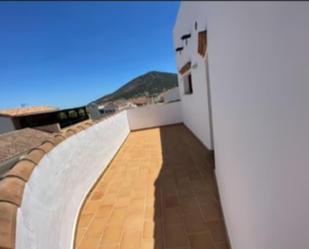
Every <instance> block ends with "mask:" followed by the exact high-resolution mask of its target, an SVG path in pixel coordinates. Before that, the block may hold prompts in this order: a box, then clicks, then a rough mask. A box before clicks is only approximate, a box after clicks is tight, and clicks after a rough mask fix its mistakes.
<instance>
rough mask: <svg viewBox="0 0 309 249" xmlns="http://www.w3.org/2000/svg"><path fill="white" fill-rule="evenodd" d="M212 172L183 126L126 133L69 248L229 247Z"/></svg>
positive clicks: (206, 156) (209, 161) (82, 214)
mask: <svg viewBox="0 0 309 249" xmlns="http://www.w3.org/2000/svg"><path fill="white" fill-rule="evenodd" d="M212 169H213V160H212V155H211V153H210V152H209V151H208V150H207V149H206V148H205V147H204V146H203V145H202V144H201V143H200V142H199V141H198V140H197V139H196V138H195V137H194V136H193V135H192V133H191V132H190V131H189V130H188V129H187V128H186V127H185V126H183V125H172V126H165V127H161V128H153V129H146V130H141V131H135V132H131V133H130V134H129V136H128V138H127V140H126V142H125V143H124V144H123V145H122V147H121V149H120V150H119V152H118V153H117V155H116V157H115V158H114V160H113V161H112V163H111V164H110V165H109V167H108V168H107V170H106V171H105V172H104V173H103V175H102V176H101V178H100V179H99V180H98V182H97V184H96V185H95V187H94V188H93V189H92V191H91V192H90V194H89V195H88V198H87V199H86V201H85V202H84V206H83V208H82V210H81V212H80V216H79V222H78V225H77V235H76V240H75V249H92V248H97V249H103V248H114V249H118V248H119V249H130V248H132V249H138V248H143V249H144V248H145V249H146V248H149V249H153V248H157V249H159V248H162V249H163V248H191V249H219V248H220V249H223V248H227V244H226V237H225V231H224V224H223V219H222V215H221V212H220V206H219V201H218V196H217V189H216V183H215V179H214V176H213V173H212Z"/></svg>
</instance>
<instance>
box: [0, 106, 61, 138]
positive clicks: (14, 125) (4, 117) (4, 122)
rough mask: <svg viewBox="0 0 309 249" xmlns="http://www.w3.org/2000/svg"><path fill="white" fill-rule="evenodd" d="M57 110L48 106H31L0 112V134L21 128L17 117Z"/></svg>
mask: <svg viewBox="0 0 309 249" xmlns="http://www.w3.org/2000/svg"><path fill="white" fill-rule="evenodd" d="M57 110H58V109H57V108H54V107H49V106H32V107H21V108H12V109H5V110H0V134H1V133H4V132H9V131H13V130H16V129H20V128H22V127H21V126H22V125H21V124H20V122H19V118H18V117H22V116H23V117H24V116H27V115H33V114H42V113H48V112H54V111H57Z"/></svg>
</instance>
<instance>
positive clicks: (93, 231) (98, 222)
mask: <svg viewBox="0 0 309 249" xmlns="http://www.w3.org/2000/svg"><path fill="white" fill-rule="evenodd" d="M106 224H107V218H95V219H94V220H93V221H92V222H91V223H90V225H89V227H88V230H87V234H89V235H90V236H92V235H93V236H97V235H102V234H103V231H104V228H105V226H106Z"/></svg>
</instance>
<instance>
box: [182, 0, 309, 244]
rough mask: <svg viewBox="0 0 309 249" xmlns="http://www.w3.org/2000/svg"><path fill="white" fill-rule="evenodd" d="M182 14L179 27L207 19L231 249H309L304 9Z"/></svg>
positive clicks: (194, 9)
mask: <svg viewBox="0 0 309 249" xmlns="http://www.w3.org/2000/svg"><path fill="white" fill-rule="evenodd" d="M180 12H181V13H180V15H179V16H178V21H177V25H178V22H180V21H181V20H180V17H183V16H185V18H184V19H187V21H188V22H189V23H190V24H191V25H192V26H193V25H194V21H195V20H196V19H199V20H201V21H202V20H204V21H205V25H206V18H207V30H208V50H209V57H208V58H209V70H210V83H211V94H212V110H213V125H214V146H215V156H216V175H217V180H218V185H219V192H220V195H221V201H222V206H223V211H224V216H225V220H226V224H227V228H228V232H229V235H230V239H231V244H232V248H233V249H248V248H250V249H291V248H297V249H308V248H309V239H308V234H309V218H308V210H309V181H308V175H309V167H308V162H309V153H308V148H309V132H308V127H309V112H308V106H309V70H308V68H309V49H308V44H309V30H308V27H309V3H308V2H296V3H295V2H250V3H249V2H231V3H226V2H225V3H210V2H208V3H203V2H200V3H190V2H185V3H182V7H181V9H180ZM182 101H183V100H182ZM183 103H184V101H183ZM202 106H203V108H205V109H207V106H204V105H202ZM202 106H201V107H200V109H201V108H202ZM205 129H207V127H206V128H205Z"/></svg>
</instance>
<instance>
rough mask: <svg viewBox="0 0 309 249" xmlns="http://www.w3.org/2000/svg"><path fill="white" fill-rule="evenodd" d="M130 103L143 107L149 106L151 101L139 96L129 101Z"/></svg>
mask: <svg viewBox="0 0 309 249" xmlns="http://www.w3.org/2000/svg"><path fill="white" fill-rule="evenodd" d="M130 102H131V103H132V104H134V105H137V106H143V105H148V104H150V103H151V102H152V101H151V99H150V98H148V97H146V96H140V97H136V98H132V99H130Z"/></svg>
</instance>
